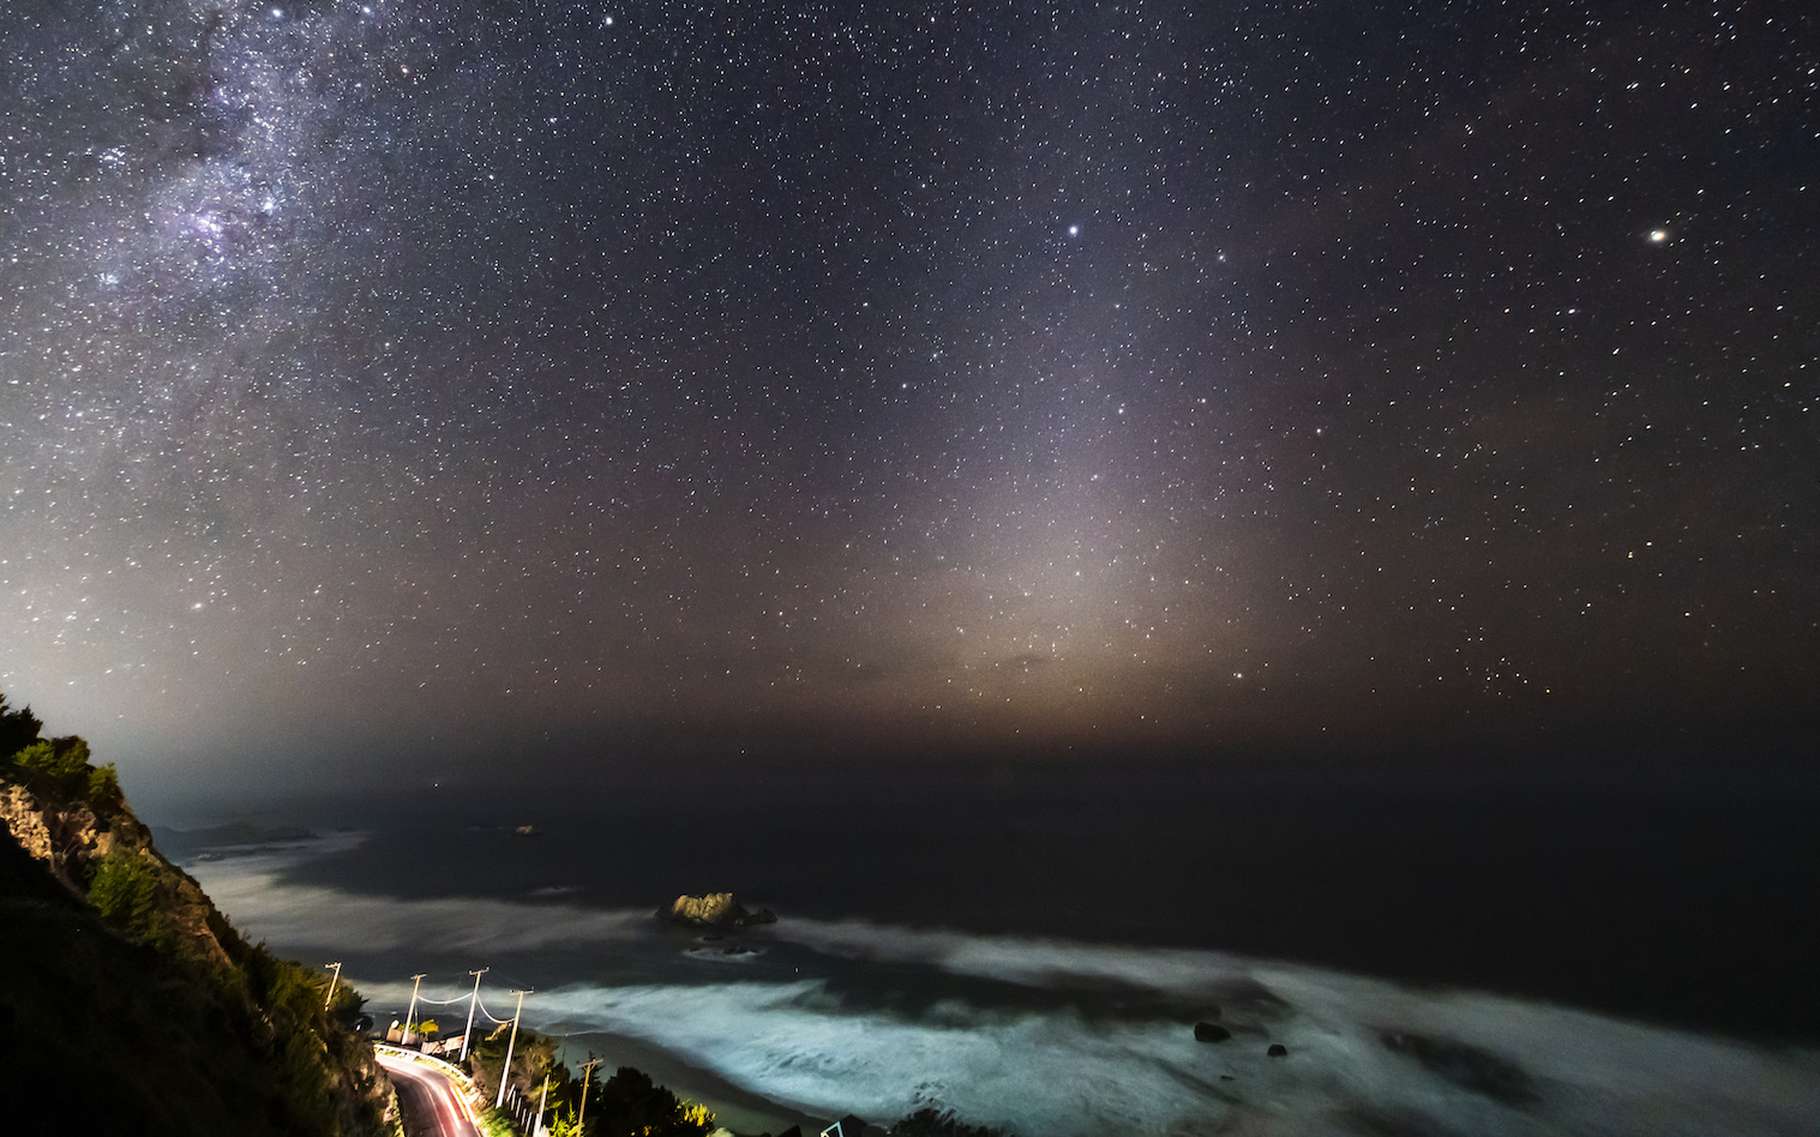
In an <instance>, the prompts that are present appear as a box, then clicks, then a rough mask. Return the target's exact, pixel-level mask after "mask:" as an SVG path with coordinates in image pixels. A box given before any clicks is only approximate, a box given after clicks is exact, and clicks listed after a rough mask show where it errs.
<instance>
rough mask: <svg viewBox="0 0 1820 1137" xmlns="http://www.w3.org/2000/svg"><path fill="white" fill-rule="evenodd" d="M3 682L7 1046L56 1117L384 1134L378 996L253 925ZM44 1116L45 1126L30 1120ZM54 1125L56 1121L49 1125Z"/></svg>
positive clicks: (256, 1131)
mask: <svg viewBox="0 0 1820 1137" xmlns="http://www.w3.org/2000/svg"><path fill="white" fill-rule="evenodd" d="M41 727H42V724H41V723H40V722H39V721H38V720H37V718H36V717H34V716H33V715H32V714H31V712H30V710H29V709H24V710H14V709H12V708H10V707H9V706H8V705H7V703H6V700H5V698H4V696H0V822H3V823H4V825H5V828H6V830H7V833H8V834H9V835H10V837H11V839H10V840H7V839H5V838H0V968H3V969H4V973H5V974H8V975H11V976H13V977H14V981H13V982H9V983H7V984H4V985H0V1062H4V1063H5V1064H6V1069H7V1074H8V1078H9V1081H10V1082H11V1084H12V1085H13V1086H14V1087H15V1093H14V1096H13V1098H12V1099H11V1103H10V1106H9V1108H10V1109H13V1110H14V1111H15V1116H17V1115H19V1112H18V1111H23V1110H27V1109H29V1110H30V1112H32V1113H41V1114H42V1116H44V1117H46V1118H49V1119H54V1121H55V1126H54V1128H55V1131H57V1132H69V1133H135V1134H146V1135H158V1137H162V1135H165V1134H169V1135H172V1137H176V1135H179V1134H181V1135H185V1137H188V1135H193V1134H212V1133H222V1134H226V1133H232V1134H236V1135H248V1137H257V1135H264V1134H271V1135H285V1137H328V1135H331V1134H333V1135H339V1137H367V1135H370V1134H371V1135H377V1134H380V1133H385V1132H388V1131H390V1130H391V1128H392V1126H393V1123H392V1121H391V1120H390V1118H389V1116H388V1115H389V1114H392V1113H395V1110H392V1109H391V1089H390V1083H389V1082H388V1081H387V1080H386V1079H385V1077H384V1075H383V1073H382V1072H381V1071H380V1070H379V1068H378V1066H377V1064H376V1063H375V1062H374V1061H373V1055H372V1048H371V1046H370V1044H369V1043H368V1042H367V1041H366V1040H365V1039H364V1038H361V1037H360V1036H359V1035H357V1034H356V1033H354V1031H353V1030H352V1029H351V1027H352V1024H353V1020H354V1019H355V1018H356V1017H357V1016H358V1014H359V1011H360V998H359V996H358V995H357V994H356V993H355V992H354V991H352V990H351V989H349V988H346V987H342V988H340V989H339V990H338V991H337V993H336V997H335V1001H334V1004H333V1006H331V1007H328V1008H326V1009H325V1007H324V1005H323V1004H324V999H325V997H326V995H327V989H326V987H327V984H326V977H325V976H324V975H322V974H320V973H319V972H318V970H317V969H315V968H311V967H304V966H301V965H299V964H295V963H291V962H288V961H285V960H281V959H277V958H275V957H274V956H273V955H272V954H271V953H270V952H268V951H267V950H266V949H265V948H264V946H263V945H254V944H249V943H247V942H246V940H245V939H244V938H242V937H241V936H240V934H239V933H238V932H236V931H235V930H234V929H233V928H232V926H230V925H229V924H228V922H227V919H226V918H225V917H223V916H222V915H221V913H220V912H219V911H217V910H216V909H215V907H214V905H213V904H211V903H210V902H209V900H208V897H207V896H205V895H204V894H203V893H202V890H201V888H200V887H198V886H197V884H196V882H195V881H194V880H192V879H191V878H190V877H189V876H188V874H186V873H184V872H182V871H181V870H180V869H178V868H177V867H176V866H174V865H172V864H171V863H170V862H169V861H167V860H165V859H164V857H162V856H161V855H160V854H159V853H158V851H157V850H156V849H155V848H154V847H153V845H152V840H151V834H150V832H149V831H148V830H147V829H146V828H145V826H144V825H142V824H140V822H139V820H138V819H137V818H136V817H134V816H133V814H132V812H131V810H129V809H128V808H127V805H126V802H125V800H124V799H123V798H122V796H121V794H120V786H119V782H118V780H117V778H116V777H115V776H114V771H113V767H112V766H95V765H94V764H93V763H92V762H91V761H90V754H89V748H88V745H87V744H86V743H85V742H83V741H82V740H81V739H80V738H73V737H72V738H55V739H43V738H40V737H39V731H40V729H41ZM27 1130H28V1131H33V1130H31V1129H30V1126H29V1125H28V1126H27ZM47 1131H48V1130H47Z"/></svg>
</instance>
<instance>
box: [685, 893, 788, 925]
mask: <svg viewBox="0 0 1820 1137" xmlns="http://www.w3.org/2000/svg"><path fill="white" fill-rule="evenodd" d="M657 916H658V919H660V920H668V921H670V922H671V923H673V924H688V925H690V926H691V927H698V928H747V927H751V926H752V925H754V924H775V923H777V913H775V912H773V911H771V910H770V909H769V908H760V909H759V910H758V911H756V912H754V911H752V910H750V909H748V908H746V907H745V906H744V905H742V904H740V902H739V901H737V900H735V899H734V898H733V894H732V893H731V892H709V893H705V894H703V895H701V896H678V897H677V898H676V900H675V901H674V902H673V903H671V905H670V906H669V907H668V908H659V909H658V910H657Z"/></svg>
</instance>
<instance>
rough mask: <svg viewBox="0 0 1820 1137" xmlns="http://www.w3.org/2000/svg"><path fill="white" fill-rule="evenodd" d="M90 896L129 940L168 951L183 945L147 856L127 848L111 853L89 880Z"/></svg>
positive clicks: (154, 870)
mask: <svg viewBox="0 0 1820 1137" xmlns="http://www.w3.org/2000/svg"><path fill="white" fill-rule="evenodd" d="M88 899H89V903H90V904H93V905H94V906H95V911H97V912H99V913H101V918H102V919H103V920H106V921H107V922H108V923H110V924H112V925H113V926H114V927H116V928H118V929H119V930H120V931H122V932H124V933H125V934H126V936H127V938H128V939H131V940H134V941H136V942H138V943H142V944H150V945H151V946H152V947H155V948H158V949H159V950H160V951H165V952H175V951H176V950H177V949H178V947H179V946H180V944H181V940H182V937H180V936H179V935H178V934H177V930H176V929H175V928H174V927H173V926H172V925H171V921H170V918H169V916H168V915H167V914H166V911H165V908H164V902H163V901H164V898H163V890H162V888H161V887H160V881H159V873H158V870H157V868H156V867H154V866H153V864H152V862H151V860H150V859H149V858H147V857H144V856H141V855H139V854H138V853H135V852H130V851H128V850H125V849H119V850H116V851H114V852H113V853H110V854H109V855H108V856H107V857H105V858H103V860H102V861H101V864H100V865H99V866H98V867H97V868H96V869H95V875H94V878H93V879H92V880H90V881H89V887H88Z"/></svg>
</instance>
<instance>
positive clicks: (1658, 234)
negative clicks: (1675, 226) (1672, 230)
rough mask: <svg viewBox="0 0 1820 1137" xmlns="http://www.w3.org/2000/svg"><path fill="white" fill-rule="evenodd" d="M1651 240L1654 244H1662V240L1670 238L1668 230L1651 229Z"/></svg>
mask: <svg viewBox="0 0 1820 1137" xmlns="http://www.w3.org/2000/svg"><path fill="white" fill-rule="evenodd" d="M1649 240H1650V244H1652V245H1660V244H1661V243H1662V242H1664V241H1666V240H1668V230H1666V229H1651V230H1650V231H1649Z"/></svg>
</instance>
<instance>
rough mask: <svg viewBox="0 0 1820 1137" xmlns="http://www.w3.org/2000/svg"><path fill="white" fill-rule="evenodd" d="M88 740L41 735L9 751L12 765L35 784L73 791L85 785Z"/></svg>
mask: <svg viewBox="0 0 1820 1137" xmlns="http://www.w3.org/2000/svg"><path fill="white" fill-rule="evenodd" d="M88 768H89V767H88V743H86V742H84V741H82V740H81V739H80V738H76V737H73V736H72V737H69V738H52V739H41V740H39V741H37V742H34V743H32V744H31V745H30V746H27V747H25V748H24V749H23V750H21V751H19V752H18V753H17V754H15V755H13V769H15V770H16V771H18V772H19V774H20V775H21V776H22V777H24V778H25V779H26V780H27V781H30V782H32V783H34V784H35V787H37V788H44V789H52V790H55V791H57V792H58V793H62V794H74V793H77V792H79V791H80V790H83V789H87V788H88V787H87V779H88Z"/></svg>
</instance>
